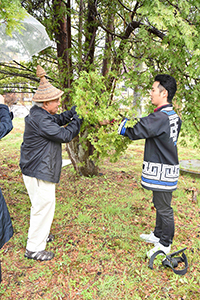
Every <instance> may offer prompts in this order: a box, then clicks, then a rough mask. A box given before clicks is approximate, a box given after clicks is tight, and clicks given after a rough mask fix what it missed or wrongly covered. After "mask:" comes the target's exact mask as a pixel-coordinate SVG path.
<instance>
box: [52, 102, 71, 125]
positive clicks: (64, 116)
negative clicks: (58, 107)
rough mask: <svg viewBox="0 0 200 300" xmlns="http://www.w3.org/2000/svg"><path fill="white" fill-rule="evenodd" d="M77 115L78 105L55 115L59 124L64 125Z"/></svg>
mask: <svg viewBox="0 0 200 300" xmlns="http://www.w3.org/2000/svg"><path fill="white" fill-rule="evenodd" d="M75 115H77V113H76V106H72V108H71V109H70V110H66V111H64V112H63V113H61V114H55V115H54V116H53V117H54V119H55V122H56V123H57V124H58V125H59V126H63V125H66V124H67V123H69V122H70V121H72V119H73V117H74V116H75Z"/></svg>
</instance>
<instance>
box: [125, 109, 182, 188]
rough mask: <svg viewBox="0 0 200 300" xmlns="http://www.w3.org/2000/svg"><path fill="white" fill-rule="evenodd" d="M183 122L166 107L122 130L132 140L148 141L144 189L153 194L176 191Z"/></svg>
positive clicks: (145, 153) (145, 155)
mask: <svg viewBox="0 0 200 300" xmlns="http://www.w3.org/2000/svg"><path fill="white" fill-rule="evenodd" d="M180 128H181V120H180V118H179V117H178V115H177V114H176V113H175V111H174V110H173V108H172V105H171V104H169V105H165V106H162V107H160V108H158V109H157V111H155V112H154V113H152V114H150V115H148V116H147V117H144V118H141V119H140V121H139V122H138V123H137V124H136V125H135V126H134V127H133V128H129V127H128V128H125V126H124V128H122V129H123V130H122V132H123V135H124V136H127V137H129V138H130V139H131V140H138V139H146V142H145V151H144V162H143V170H142V182H141V183H142V186H143V187H144V188H146V189H149V190H152V191H165V192H167V191H170V192H171V191H174V190H175V189H176V188H177V182H178V177H179V161H178V153H177V145H176V144H177V139H178V135H179V132H180Z"/></svg>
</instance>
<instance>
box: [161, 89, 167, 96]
mask: <svg viewBox="0 0 200 300" xmlns="http://www.w3.org/2000/svg"><path fill="white" fill-rule="evenodd" d="M162 93H163V96H164V97H166V98H167V97H168V91H167V90H165V89H164V91H163V92H162Z"/></svg>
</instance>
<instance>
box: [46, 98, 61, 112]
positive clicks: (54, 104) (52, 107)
mask: <svg viewBox="0 0 200 300" xmlns="http://www.w3.org/2000/svg"><path fill="white" fill-rule="evenodd" d="M59 105H60V99H56V100H51V101H46V102H44V104H43V108H44V109H45V110H46V111H48V112H49V113H50V114H51V115H55V114H56V113H57V111H58V107H59Z"/></svg>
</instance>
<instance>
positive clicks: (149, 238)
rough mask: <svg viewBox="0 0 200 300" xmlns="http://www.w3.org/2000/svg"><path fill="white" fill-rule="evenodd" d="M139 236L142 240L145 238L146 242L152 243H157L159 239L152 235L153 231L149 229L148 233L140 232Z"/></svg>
mask: <svg viewBox="0 0 200 300" xmlns="http://www.w3.org/2000/svg"><path fill="white" fill-rule="evenodd" d="M140 238H141V239H143V240H145V242H146V243H153V244H155V243H158V242H159V240H160V239H159V238H157V237H156V236H155V235H154V233H153V232H152V231H151V233H150V234H144V233H143V234H141V235H140Z"/></svg>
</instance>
